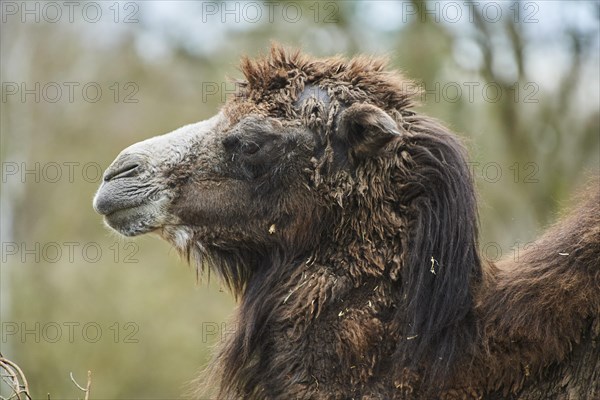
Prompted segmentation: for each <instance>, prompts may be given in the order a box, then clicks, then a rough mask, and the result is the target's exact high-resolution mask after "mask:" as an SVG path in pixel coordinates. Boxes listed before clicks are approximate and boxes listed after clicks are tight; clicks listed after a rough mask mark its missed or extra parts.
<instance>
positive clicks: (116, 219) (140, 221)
mask: <svg viewBox="0 0 600 400" xmlns="http://www.w3.org/2000/svg"><path fill="white" fill-rule="evenodd" d="M161 209H162V207H161V206H160V205H159V204H156V203H153V202H148V203H143V204H141V205H137V206H133V207H126V208H121V209H118V210H115V211H112V212H110V213H108V214H106V215H104V222H105V223H106V225H107V226H108V227H110V228H111V229H113V230H115V231H117V232H118V233H120V234H121V235H123V236H128V237H132V236H139V235H143V234H145V233H149V232H151V231H153V230H156V229H158V228H160V227H161V226H162V220H163V218H162V215H163V213H162V212H161Z"/></svg>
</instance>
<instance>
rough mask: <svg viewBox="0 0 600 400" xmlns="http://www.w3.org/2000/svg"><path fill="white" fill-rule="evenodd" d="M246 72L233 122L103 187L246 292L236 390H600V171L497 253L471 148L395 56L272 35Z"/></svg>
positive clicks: (116, 221) (131, 158)
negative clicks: (393, 64)
mask: <svg viewBox="0 0 600 400" xmlns="http://www.w3.org/2000/svg"><path fill="white" fill-rule="evenodd" d="M241 69H242V72H243V74H244V76H245V80H243V81H240V82H239V86H240V91H239V94H238V95H237V96H236V97H234V98H232V99H230V100H229V101H228V102H227V103H226V105H225V106H224V107H223V109H222V111H221V112H220V113H219V114H218V115H217V116H215V118H211V119H210V120H208V121H204V122H201V123H198V124H193V125H190V126H187V127H183V128H181V129H179V130H177V131H175V132H173V133H171V134H169V135H164V136H161V137H159V138H154V139H150V140H149V141H144V142H142V143H139V144H136V145H133V146H131V147H130V148H128V149H126V150H125V151H124V152H122V154H121V155H120V156H119V157H118V158H117V160H115V162H114V163H113V164H112V165H111V167H110V168H109V170H108V171H107V173H106V174H105V178H104V182H103V184H102V186H101V188H100V189H99V191H98V194H97V195H96V198H95V200H94V204H95V208H96V210H98V211H99V212H101V213H102V214H103V215H105V220H106V221H107V223H108V224H109V225H110V226H112V227H113V228H115V229H117V230H118V231H120V232H122V233H124V234H127V235H136V234H141V233H145V232H149V231H152V230H154V231H157V232H159V233H160V234H161V235H162V236H163V237H164V238H165V239H167V240H168V241H170V242H171V243H173V244H174V246H175V247H176V248H178V249H179V250H180V251H181V252H182V253H183V254H184V255H185V256H186V257H187V258H188V260H190V262H192V263H193V264H195V265H197V266H198V268H204V267H208V268H210V269H211V270H213V271H216V272H217V273H218V274H219V275H220V276H221V278H222V279H223V280H224V281H225V282H226V284H228V285H229V287H230V288H231V289H232V291H233V293H234V294H235V296H236V297H237V298H238V299H239V306H238V309H237V311H236V319H235V326H237V327H238V329H237V331H236V332H235V334H233V335H228V336H227V339H226V340H225V342H224V343H222V344H221V346H220V349H219V351H218V353H217V355H216V357H215V360H214V362H213V364H212V367H211V369H210V373H209V375H208V378H206V381H207V384H208V385H216V386H217V387H218V388H219V389H218V393H216V396H217V397H218V398H219V399H231V400H238V399H257V400H264V399H285V400H290V399H327V400H329V399H340V400H342V399H344V400H345V399H365V400H366V399H385V400H388V399H429V398H432V399H433V398H442V399H481V398H486V399H501V398H521V399H543V398H564V399H583V398H586V399H590V398H598V397H599V396H600V377H599V375H598V374H599V373H598V372H597V371H600V350H599V347H598V338H599V336H600V318H599V315H600V269H599V266H598V264H599V263H598V261H599V257H600V248H599V247H600V237H599V236H600V206H599V201H600V194H599V193H598V191H599V190H600V189H599V188H600V187H599V186H594V187H593V188H592V189H591V190H590V192H591V193H592V195H591V196H590V198H589V200H587V201H585V202H583V205H582V206H581V207H580V208H579V209H578V210H577V211H576V212H575V213H574V214H573V216H571V217H569V218H567V219H565V220H563V221H562V222H560V223H559V224H558V225H556V226H555V227H554V228H552V229H551V230H550V231H549V232H548V233H547V234H546V235H545V236H543V237H542V238H541V239H540V240H539V241H538V242H536V245H535V246H533V247H531V248H530V249H529V251H527V253H526V254H524V255H523V257H522V259H520V260H517V261H516V262H510V261H504V262H502V263H499V264H498V265H484V264H483V263H482V261H481V259H480V256H479V254H478V243H477V238H478V233H477V210H476V201H475V193H474V188H473V182H472V177H471V175H470V173H469V169H468V167H467V163H466V161H465V160H466V156H465V151H464V149H463V147H462V145H461V144H460V142H459V140H458V139H457V137H456V136H455V135H454V134H452V133H451V132H449V131H448V130H447V129H446V128H444V127H443V126H441V125H439V124H437V123H436V122H434V121H433V120H432V119H430V118H427V117H425V116H422V115H419V114H417V113H415V111H413V103H412V100H411V95H410V94H409V93H407V90H406V89H407V88H408V85H407V81H406V80H404V79H403V78H402V77H401V76H400V75H399V74H398V73H397V72H395V71H386V70H385V62H384V61H382V60H380V59H377V58H368V57H357V58H354V59H351V60H345V59H343V58H339V57H338V58H330V59H315V58H312V57H309V56H307V55H303V54H301V53H299V52H288V51H285V50H284V49H282V48H281V47H278V46H274V47H273V48H272V49H271V53H270V55H269V56H266V57H263V58H259V59H257V60H250V59H244V60H243V61H242V64H241ZM410 92H412V90H410Z"/></svg>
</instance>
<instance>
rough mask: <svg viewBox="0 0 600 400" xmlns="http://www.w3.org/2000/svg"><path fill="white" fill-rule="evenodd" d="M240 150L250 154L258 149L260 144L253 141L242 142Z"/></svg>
mask: <svg viewBox="0 0 600 400" xmlns="http://www.w3.org/2000/svg"><path fill="white" fill-rule="evenodd" d="M240 150H241V151H242V153H244V154H247V155H252V154H255V153H256V152H258V151H259V150H260V146H259V145H258V144H256V143H254V142H248V143H244V144H242V147H241V149H240Z"/></svg>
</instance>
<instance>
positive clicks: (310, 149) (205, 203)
mask: <svg viewBox="0 0 600 400" xmlns="http://www.w3.org/2000/svg"><path fill="white" fill-rule="evenodd" d="M269 62H271V63H275V65H274V67H273V66H271V67H270V66H269V64H268V63H269ZM382 67H383V61H381V60H377V59H358V60H355V61H354V62H353V63H350V64H348V63H344V62H343V60H341V59H330V60H314V59H310V58H308V57H305V56H303V55H301V54H299V53H295V54H288V53H286V52H285V51H284V50H282V49H280V48H273V50H272V54H271V58H270V61H268V60H258V61H250V60H244V61H243V63H242V71H243V72H244V74H245V78H246V80H244V81H239V82H238V84H239V93H238V94H237V95H236V96H235V97H234V98H232V99H230V100H229V101H228V102H227V103H226V104H225V106H224V107H223V108H222V110H221V111H220V112H219V113H218V114H216V115H215V116H214V117H212V118H210V119H208V120H205V121H201V122H198V123H194V124H190V125H187V126H184V127H182V128H179V129H177V130H175V131H173V132H170V133H167V134H165V135H162V136H158V137H154V138H151V139H148V140H145V141H142V142H139V143H135V144H133V145H132V146H130V147H128V148H126V149H125V150H123V151H122V152H121V153H120V154H119V155H118V156H117V158H116V159H115V160H114V161H113V163H112V164H111V165H110V166H109V167H108V169H107V170H106V172H105V173H104V180H103V182H102V184H101V186H100V188H99V190H98V192H97V194H96V196H95V198H94V208H95V209H96V211H97V212H98V213H100V214H102V215H103V216H104V220H105V222H106V224H107V225H108V226H109V227H111V228H112V229H114V230H116V231H117V232H119V233H120V234H123V235H125V236H137V235H141V234H145V233H148V232H155V233H158V234H159V235H160V236H162V237H163V238H164V239H166V240H167V241H169V242H170V243H171V244H173V245H174V246H175V247H176V248H177V249H179V250H180V251H182V252H183V253H184V254H186V256H187V257H188V258H192V259H193V261H194V262H196V263H199V264H200V266H204V264H205V263H207V264H211V262H212V263H215V262H216V263H217V264H219V261H224V260H226V261H230V262H225V264H228V265H229V271H226V272H224V273H223V275H224V276H223V277H224V278H225V280H226V281H227V282H228V283H232V284H233V285H234V286H236V287H237V286H241V285H243V281H244V280H245V279H246V278H247V276H246V277H245V276H244V275H247V274H248V273H250V272H251V271H247V270H246V268H247V266H245V267H241V266H239V265H238V264H236V263H237V261H240V262H241V261H242V259H243V260H244V262H243V263H244V264H248V260H254V261H256V262H259V258H261V257H263V256H265V255H266V254H272V253H273V252H274V251H278V250H281V249H285V252H286V257H299V256H303V255H305V254H308V253H310V251H311V249H313V248H315V247H316V246H317V245H318V243H319V241H320V240H321V239H320V237H321V236H322V235H323V234H326V231H327V230H330V229H331V223H332V222H333V219H334V217H333V215H332V212H331V210H332V209H334V208H340V206H342V207H343V206H344V204H343V203H344V202H345V201H346V199H344V197H345V193H344V192H345V191H346V190H345V189H344V188H343V186H344V183H345V184H346V185H347V181H348V179H343V180H340V179H339V178H334V176H335V175H336V174H339V173H344V172H345V173H348V174H350V171H351V170H352V169H353V168H354V167H355V166H357V165H359V164H361V163H364V161H365V160H366V159H368V158H375V157H377V156H378V154H379V153H382V152H384V148H385V147H386V145H387V144H388V143H389V142H391V141H393V140H398V139H399V138H400V137H401V136H402V134H401V131H402V129H403V128H402V127H401V126H399V125H398V122H397V121H396V120H395V119H394V118H393V117H392V116H390V114H388V113H387V112H385V111H384V107H385V106H388V108H390V109H391V110H392V112H393V113H394V114H393V115H395V117H396V118H402V116H401V114H400V113H399V112H398V111H397V108H398V107H397V106H398V105H399V104H400V103H401V104H402V105H405V103H408V102H409V100H408V96H405V95H399V94H398V95H396V97H395V98H392V99H387V101H388V102H390V101H391V102H392V104H385V103H384V101H383V97H384V96H383V93H382V94H381V95H379V96H378V97H379V98H378V97H377V96H375V97H373V96H372V94H370V93H368V92H365V90H364V89H362V88H361V87H360V86H357V88H356V89H353V88H350V87H349V86H348V85H349V84H350V81H351V79H353V78H354V79H356V74H360V75H362V78H363V81H364V83H363V84H364V85H369V84H370V82H369V80H378V82H377V83H379V86H381V84H384V85H387V86H391V85H394V84H396V83H397V82H395V79H397V77H395V76H392V75H389V74H388V73H387V72H384V71H383V70H382V69H383V68H382ZM341 69H343V71H341V72H340V70H341ZM336 71H338V72H337V74H338V75H339V76H340V78H339V79H340V80H341V82H340V81H332V80H331V79H332V76H333V75H334V74H335V73H336ZM373 87H375V86H373ZM323 182H329V185H328V186H327V187H326V190H320V189H319V187H320V186H323V185H322V184H323ZM331 182H336V184H335V185H333V186H332V185H331ZM325 192H326V193H325ZM334 204H335V206H334ZM290 250H292V251H291V252H292V253H294V254H290ZM308 255H310V254H308ZM231 265H236V266H235V267H232V266H231ZM238 281H239V282H238Z"/></svg>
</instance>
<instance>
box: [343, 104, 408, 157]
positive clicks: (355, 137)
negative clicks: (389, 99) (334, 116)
mask: <svg viewBox="0 0 600 400" xmlns="http://www.w3.org/2000/svg"><path fill="white" fill-rule="evenodd" d="M338 132H339V134H340V136H341V137H342V139H343V140H345V141H346V142H347V143H348V144H349V145H350V152H351V154H353V155H354V156H356V157H357V158H359V159H361V158H367V157H370V156H373V155H375V154H377V153H378V152H379V150H380V149H381V148H382V147H383V146H385V145H386V144H388V143H389V142H390V141H391V140H392V139H394V138H396V137H399V136H400V131H399V130H398V124H396V121H394V120H393V119H392V117H390V116H389V115H388V114H387V113H386V112H385V111H383V110H382V109H381V108H379V107H376V106H374V105H371V104H364V103H357V104H353V105H351V106H350V107H348V108H347V109H345V110H344V111H342V113H341V114H340V117H339V121H338Z"/></svg>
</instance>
